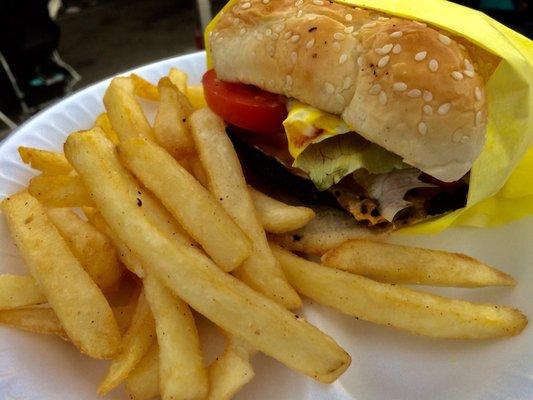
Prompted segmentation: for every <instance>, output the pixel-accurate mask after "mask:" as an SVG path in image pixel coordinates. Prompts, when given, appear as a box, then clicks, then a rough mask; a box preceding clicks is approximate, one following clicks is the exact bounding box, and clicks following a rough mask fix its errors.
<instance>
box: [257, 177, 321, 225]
mask: <svg viewBox="0 0 533 400" xmlns="http://www.w3.org/2000/svg"><path fill="white" fill-rule="evenodd" d="M248 189H249V191H250V195H251V196H252V200H253V202H254V206H255V209H256V210H257V215H258V217H259V219H260V220H261V224H262V225H263V228H265V231H267V232H270V233H285V232H290V231H294V230H296V229H299V228H302V227H303V226H305V225H307V223H308V222H309V221H311V220H312V219H313V218H314V217H315V212H314V211H313V210H312V209H310V208H308V207H295V206H290V205H288V204H285V203H283V202H281V201H278V200H276V199H273V198H272V197H270V196H267V195H266V194H264V193H261V192H260V191H258V190H255V189H254V188H252V187H251V186H249V187H248Z"/></svg>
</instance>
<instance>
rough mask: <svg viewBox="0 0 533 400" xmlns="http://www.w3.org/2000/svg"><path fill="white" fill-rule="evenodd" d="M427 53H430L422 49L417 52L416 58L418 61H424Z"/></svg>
mask: <svg viewBox="0 0 533 400" xmlns="http://www.w3.org/2000/svg"><path fill="white" fill-rule="evenodd" d="M427 54H428V52H427V51H420V52H418V53H416V54H415V60H416V61H422V60H423V59H425V58H426V56H427Z"/></svg>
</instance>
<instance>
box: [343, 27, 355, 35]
mask: <svg viewBox="0 0 533 400" xmlns="http://www.w3.org/2000/svg"><path fill="white" fill-rule="evenodd" d="M353 29H354V28H353V26H347V27H346V28H344V33H352V32H353Z"/></svg>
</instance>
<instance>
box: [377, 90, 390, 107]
mask: <svg viewBox="0 0 533 400" xmlns="http://www.w3.org/2000/svg"><path fill="white" fill-rule="evenodd" d="M387 100H388V98H387V93H385V92H384V91H383V90H382V91H381V92H379V102H380V104H381V105H385V104H387Z"/></svg>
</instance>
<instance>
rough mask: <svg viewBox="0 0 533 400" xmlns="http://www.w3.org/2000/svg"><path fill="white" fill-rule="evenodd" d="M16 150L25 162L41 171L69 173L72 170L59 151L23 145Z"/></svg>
mask: <svg viewBox="0 0 533 400" xmlns="http://www.w3.org/2000/svg"><path fill="white" fill-rule="evenodd" d="M18 151H19V154H20V158H21V159H22V161H24V163H25V164H29V165H30V166H31V167H32V168H33V169H37V170H39V171H41V172H43V173H46V174H52V175H54V174H69V173H70V172H71V171H72V167H71V166H70V164H69V163H68V161H67V159H66V158H65V156H64V155H63V154H61V153H55V152H53V151H47V150H40V149H35V148H33V147H24V146H20V147H19V148H18Z"/></svg>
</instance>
